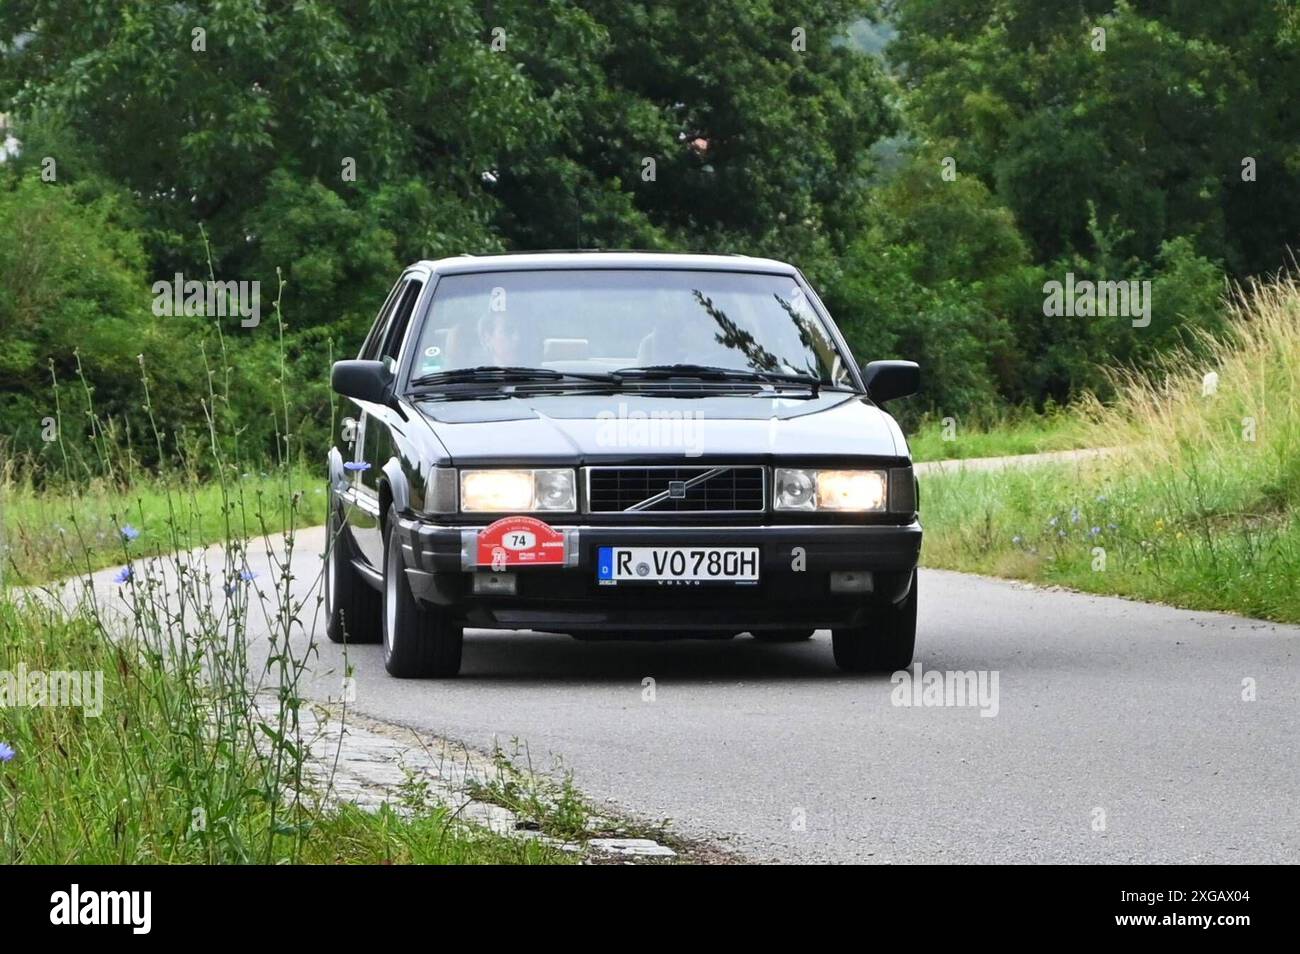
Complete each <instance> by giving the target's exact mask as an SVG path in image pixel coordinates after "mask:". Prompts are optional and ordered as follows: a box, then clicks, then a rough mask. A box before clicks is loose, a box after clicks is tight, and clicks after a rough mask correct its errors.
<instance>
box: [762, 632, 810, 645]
mask: <svg viewBox="0 0 1300 954" xmlns="http://www.w3.org/2000/svg"><path fill="white" fill-rule="evenodd" d="M816 632H817V630H815V629H769V630H767V631H762V630H760V631H758V632H753V633H750V634H749V635H751V636H753V637H754V638H755V639H756V640H758V641H759V642H760V643H802V642H803V641H804V640H806V639H812V638H813V634H814V633H816Z"/></svg>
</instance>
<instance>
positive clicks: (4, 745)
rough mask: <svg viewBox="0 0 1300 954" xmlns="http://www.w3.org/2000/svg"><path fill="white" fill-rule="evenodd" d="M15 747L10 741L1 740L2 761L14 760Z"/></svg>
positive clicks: (0, 753) (0, 755) (0, 757)
mask: <svg viewBox="0 0 1300 954" xmlns="http://www.w3.org/2000/svg"><path fill="white" fill-rule="evenodd" d="M14 754H15V753H14V747H13V746H12V745H10V744H9V743H8V742H0V762H12V761H13V760H14Z"/></svg>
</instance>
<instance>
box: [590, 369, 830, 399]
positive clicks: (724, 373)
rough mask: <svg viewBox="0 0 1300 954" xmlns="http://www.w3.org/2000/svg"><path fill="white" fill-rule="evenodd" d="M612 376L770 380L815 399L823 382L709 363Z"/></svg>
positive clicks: (628, 371)
mask: <svg viewBox="0 0 1300 954" xmlns="http://www.w3.org/2000/svg"><path fill="white" fill-rule="evenodd" d="M613 373H614V375H615V376H616V377H617V378H618V379H619V380H623V379H625V378H644V379H648V380H655V381H660V380H667V379H669V378H695V379H697V380H700V381H771V382H773V383H777V384H802V385H805V386H806V387H809V388H811V389H812V393H813V396H814V397H815V396H816V395H817V391H818V388H820V387H821V383H822V382H821V378H817V377H814V376H812V375H811V374H793V373H786V372H784V371H764V370H761V369H758V368H721V367H716V366H714V365H708V364H653V365H649V366H647V367H641V368H619V369H618V370H617V371H615V372H613Z"/></svg>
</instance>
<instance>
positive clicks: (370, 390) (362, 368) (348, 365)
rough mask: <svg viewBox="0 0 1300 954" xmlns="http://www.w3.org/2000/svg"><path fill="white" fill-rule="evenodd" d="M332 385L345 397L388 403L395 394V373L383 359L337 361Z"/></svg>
mask: <svg viewBox="0 0 1300 954" xmlns="http://www.w3.org/2000/svg"><path fill="white" fill-rule="evenodd" d="M330 387H332V388H333V389H334V390H335V391H337V392H338V393H339V394H342V395H343V396H344V397H350V398H356V399H357V400H358V401H369V402H370V403H372V404H387V403H389V401H390V400H392V396H393V375H392V372H390V371H389V370H388V368H386V367H385V366H384V363H383V362H382V361H335V362H334V367H333V369H332V370H331V371H330Z"/></svg>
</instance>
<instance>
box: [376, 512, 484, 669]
mask: <svg viewBox="0 0 1300 954" xmlns="http://www.w3.org/2000/svg"><path fill="white" fill-rule="evenodd" d="M385 527H386V534H385V542H384V627H383V628H384V668H385V669H387V670H388V672H389V674H390V675H393V676H397V677H398V678H399V679H420V678H424V677H428V676H454V675H456V674H457V673H458V672H460V650H461V645H462V644H463V642H464V634H465V631H464V630H463V629H461V627H459V626H455V625H453V624H452V623H451V622H450V621H449V620H448V619H447V615H446V613H445V612H443V611H442V610H440V609H438V608H437V607H432V606H424V605H423V604H421V603H420V601H419V600H417V599H416V598H415V594H414V593H412V592H411V583H410V581H409V580H408V579H407V578H406V561H405V560H404V559H403V558H402V542H401V540H399V539H398V537H397V511H396V510H393V509H391V508H390V509H389V511H388V520H387V521H386V523H385Z"/></svg>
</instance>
